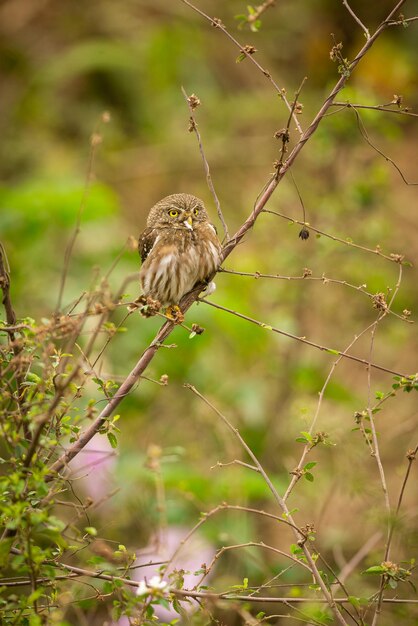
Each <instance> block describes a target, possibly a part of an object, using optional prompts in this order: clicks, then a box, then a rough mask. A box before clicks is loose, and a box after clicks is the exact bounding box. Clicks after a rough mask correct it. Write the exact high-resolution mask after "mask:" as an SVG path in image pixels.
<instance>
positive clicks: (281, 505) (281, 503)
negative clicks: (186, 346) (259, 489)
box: [184, 383, 347, 626]
mask: <svg viewBox="0 0 418 626" xmlns="http://www.w3.org/2000/svg"><path fill="white" fill-rule="evenodd" d="M184 386H185V387H186V388H187V389H190V391H192V392H193V393H194V394H195V395H196V396H197V397H198V398H200V399H201V400H202V401H203V402H204V403H205V404H206V405H207V406H208V407H210V408H211V409H212V411H214V412H215V413H216V415H218V417H220V419H221V420H222V422H223V423H224V424H225V425H226V426H227V428H228V429H229V430H230V431H231V432H232V433H233V434H234V436H235V437H236V438H237V439H238V441H239V442H240V444H241V445H242V447H243V448H244V450H245V451H246V452H247V454H248V456H249V457H250V458H251V460H252V461H253V463H254V465H255V466H256V467H258V469H259V472H260V474H261V476H262V477H263V479H264V482H265V483H266V485H267V487H268V488H269V489H270V491H271V493H272V495H273V498H274V500H275V502H276V504H277V505H278V506H279V508H280V509H281V511H282V512H283V514H284V515H285V516H286V519H288V520H289V521H290V522H291V523H292V524H293V525H294V526H295V522H294V520H293V517H292V514H291V512H290V511H289V509H288V508H287V505H286V502H285V501H284V499H283V498H282V497H281V496H280V495H279V492H278V491H277V489H276V488H275V486H274V485H273V483H272V481H271V479H270V477H269V476H268V474H267V473H266V471H265V469H264V467H263V466H262V465H261V463H260V461H259V460H258V458H257V457H256V455H255V454H254V452H253V451H252V450H251V448H250V447H249V446H248V444H247V443H246V441H245V440H244V439H243V437H242V436H241V434H240V432H239V430H238V429H237V428H235V427H234V426H233V425H232V424H231V422H230V421H229V420H228V419H227V417H226V416H225V415H224V414H223V413H221V411H219V410H218V409H217V408H216V407H215V406H214V405H213V404H212V403H211V402H210V401H209V400H208V399H207V398H205V396H203V395H202V394H201V393H200V392H199V391H198V390H197V389H196V387H194V386H193V385H190V384H188V383H185V385H184ZM293 531H294V534H295V538H296V541H297V543H298V545H299V546H300V547H301V549H302V551H303V554H304V556H305V558H306V561H307V565H308V567H309V569H310V571H311V573H312V576H313V578H314V579H315V581H316V583H317V584H318V585H319V587H320V588H321V591H322V593H323V596H324V598H325V599H326V601H327V603H328V605H329V607H330V609H331V610H332V611H333V613H334V615H335V617H336V619H337V620H338V621H339V622H340V624H342V625H343V626H347V622H346V621H345V619H344V617H343V616H342V614H341V612H340V610H339V609H338V607H337V606H336V604H335V602H334V599H333V596H332V593H331V592H330V591H329V589H328V588H327V586H326V584H325V583H324V580H323V578H322V576H321V574H320V572H319V570H318V568H317V566H316V563H315V560H314V559H313V557H312V555H311V553H310V550H309V549H308V547H307V545H306V543H307V541H306V536H304V535H303V534H302V533H300V532H299V531H298V530H295V529H293Z"/></svg>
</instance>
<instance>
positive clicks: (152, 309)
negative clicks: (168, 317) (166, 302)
mask: <svg viewBox="0 0 418 626" xmlns="http://www.w3.org/2000/svg"><path fill="white" fill-rule="evenodd" d="M135 303H138V305H139V312H140V314H141V315H142V316H143V317H152V316H153V315H157V313H158V312H159V311H160V309H161V302H160V301H159V300H154V299H153V298H151V296H139V298H138V299H137V300H135Z"/></svg>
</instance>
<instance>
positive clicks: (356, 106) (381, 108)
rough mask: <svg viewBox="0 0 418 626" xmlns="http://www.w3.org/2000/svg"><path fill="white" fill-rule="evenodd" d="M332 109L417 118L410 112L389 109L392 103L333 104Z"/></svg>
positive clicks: (415, 114)
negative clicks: (360, 110) (358, 110)
mask: <svg viewBox="0 0 418 626" xmlns="http://www.w3.org/2000/svg"><path fill="white" fill-rule="evenodd" d="M332 106H333V107H341V109H369V110H370V111H382V112H383V113H397V114H398V115H409V116H410V117H418V113H413V112H412V111H405V109H399V108H397V109H389V108H388V107H390V106H393V102H390V103H389V104H377V105H371V104H352V103H351V102H348V101H347V102H334V103H333V104H332Z"/></svg>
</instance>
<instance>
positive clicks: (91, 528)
mask: <svg viewBox="0 0 418 626" xmlns="http://www.w3.org/2000/svg"><path fill="white" fill-rule="evenodd" d="M84 530H85V532H86V533H87V534H88V535H91V536H92V537H96V536H97V528H95V527H94V526H86V527H85V529H84Z"/></svg>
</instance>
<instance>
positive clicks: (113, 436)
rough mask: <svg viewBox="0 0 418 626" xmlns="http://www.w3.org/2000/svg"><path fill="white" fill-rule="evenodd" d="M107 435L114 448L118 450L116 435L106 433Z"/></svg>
mask: <svg viewBox="0 0 418 626" xmlns="http://www.w3.org/2000/svg"><path fill="white" fill-rule="evenodd" d="M106 434H107V438H108V440H109V443H110V445H111V446H112V448H117V447H118V440H117V439H116V436H115V435H114V433H106Z"/></svg>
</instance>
